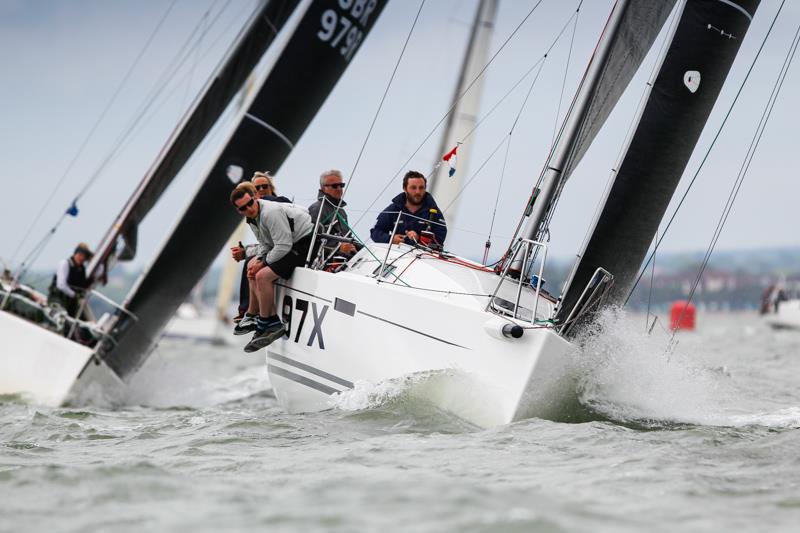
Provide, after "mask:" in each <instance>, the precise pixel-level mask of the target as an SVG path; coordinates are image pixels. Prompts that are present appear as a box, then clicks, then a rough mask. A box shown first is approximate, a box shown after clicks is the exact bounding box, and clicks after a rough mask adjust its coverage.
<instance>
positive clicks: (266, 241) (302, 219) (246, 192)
mask: <svg viewBox="0 0 800 533" xmlns="http://www.w3.org/2000/svg"><path fill="white" fill-rule="evenodd" d="M255 192H256V191H255V187H254V185H253V184H252V183H240V184H239V185H237V186H236V188H235V189H234V190H233V191H232V192H231V196H230V200H231V203H232V204H233V208H234V209H236V211H237V213H239V215H241V216H243V217H245V219H246V221H247V224H248V225H249V226H250V229H252V230H253V233H254V234H255V236H256V239H257V240H258V244H259V246H258V250H257V254H256V256H255V257H253V258H252V259H250V260H249V261H248V263H247V278H248V281H249V286H250V289H249V292H250V301H251V305H250V307H251V308H252V309H255V304H256V303H257V305H258V314H257V316H255V317H254V318H253V319H252V320H248V321H247V322H245V318H243V319H242V320H241V321H240V322H239V324H238V325H237V328H240V329H247V330H248V331H254V332H255V334H254V335H253V338H252V339H251V340H250V342H249V343H248V344H247V346H245V347H244V351H245V352H248V353H249V352H255V351H257V350H259V349H261V348H264V347H265V346H268V345H269V344H271V343H272V342H274V341H275V340H277V339H279V338H280V337H281V336H282V335H283V334H284V331H285V330H284V325H283V323H282V322H281V320H280V318H279V317H278V315H277V313H276V311H275V285H274V284H275V280H277V279H278V278H279V277H280V278H283V279H289V278H290V277H291V275H292V272H294V269H295V268H297V267H298V266H303V265H305V261H306V256H307V255H308V250H309V247H310V246H311V235H312V233H313V228H314V225H313V222H312V221H311V217H310V216H309V215H308V211H307V210H306V209H305V208H304V207H301V206H297V205H294V204H288V203H284V202H271V201H268V200H259V199H257V198H256V194H255ZM246 318H250V317H246Z"/></svg>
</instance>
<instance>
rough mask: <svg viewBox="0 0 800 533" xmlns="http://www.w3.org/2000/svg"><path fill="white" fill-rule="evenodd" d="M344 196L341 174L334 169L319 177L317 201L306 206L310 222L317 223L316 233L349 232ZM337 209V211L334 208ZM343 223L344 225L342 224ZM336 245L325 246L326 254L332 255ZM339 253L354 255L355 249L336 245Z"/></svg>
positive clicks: (338, 233)
mask: <svg viewBox="0 0 800 533" xmlns="http://www.w3.org/2000/svg"><path fill="white" fill-rule="evenodd" d="M343 194H344V181H342V173H341V172H340V171H338V170H336V169H331V170H326V171H325V172H323V173H322V175H320V177H319V193H318V194H317V201H316V202H314V203H313V204H311V205H310V206H308V214H309V215H311V220H312V221H313V222H314V223H318V225H319V227H318V228H317V232H318V233H328V234H330V235H338V236H341V237H344V236H346V235H347V234H348V233H349V232H350V230H349V229H348V228H347V213H346V212H345V210H344V208H345V206H346V205H347V204H346V203H345V202H344V200H342V195H343ZM337 206H338V207H339V209H338V210H337V209H336V207H337ZM342 221H344V223H343V222H342ZM336 246H337V243H333V244H326V245H325V247H324V248H325V251H326V254H330V253H332V252H333V251H334V250H335V249H336ZM338 246H339V251H340V252H341V253H342V254H343V255H345V256H349V255H353V254H354V253H356V247H355V246H354V245H353V244H350V243H341V244H339V245H338Z"/></svg>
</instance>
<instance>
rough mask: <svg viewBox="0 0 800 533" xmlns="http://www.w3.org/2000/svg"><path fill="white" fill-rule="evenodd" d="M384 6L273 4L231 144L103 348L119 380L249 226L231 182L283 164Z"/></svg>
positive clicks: (375, 1) (376, 1)
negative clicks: (266, 40)
mask: <svg viewBox="0 0 800 533" xmlns="http://www.w3.org/2000/svg"><path fill="white" fill-rule="evenodd" d="M345 4H346V7H342V6H343V5H345ZM385 4H386V0H366V1H363V2H343V1H340V2H330V1H325V0H301V1H299V2H288V1H287V2H271V3H270V5H276V6H278V5H279V7H280V8H281V9H279V10H278V11H277V13H273V14H274V15H277V16H276V17H274V18H272V19H269V20H267V21H266V22H267V23H268V25H271V26H274V27H275V28H276V29H277V30H278V33H277V34H274V31H270V39H271V43H270V46H269V48H268V49H267V50H266V54H265V56H264V58H263V60H261V59H260V65H259V71H261V72H263V74H261V75H260V76H259V77H258V79H251V80H250V81H249V82H248V87H247V90H246V91H245V95H244V101H243V103H241V104H240V105H239V106H238V113H237V115H236V117H235V120H234V121H233V126H232V128H231V131H230V132H229V134H228V136H227V138H226V141H225V143H224V145H223V146H222V147H221V149H220V150H219V152H218V154H217V156H216V157H215V159H214V162H213V163H212V164H211V166H210V168H209V169H208V171H207V172H206V173H205V175H204V176H203V177H202V179H201V180H200V182H199V183H198V188H197V190H196V191H195V192H194V194H191V195H189V196H190V197H191V200H190V202H189V204H188V206H187V207H186V209H185V210H184V212H183V213H182V214H181V216H180V217H179V219H178V221H177V223H176V226H175V227H174V228H173V229H172V230H171V231H170V232H169V233H168V234H167V237H166V239H165V241H164V243H163V244H162V247H161V249H160V250H159V252H158V253H157V255H156V256H155V258H154V259H153V260H152V262H151V263H150V265H148V267H147V268H146V269H145V271H144V272H143V273H142V275H141V277H140V278H139V280H138V281H137V283H136V284H135V285H134V287H133V289H132V290H131V292H130V293H129V295H128V297H127V298H126V300H125V303H124V306H125V308H126V310H127V312H128V313H130V314H127V313H119V314H118V315H117V316H116V322H115V324H114V326H113V328H112V329H111V335H112V337H114V338H115V339H116V341H117V342H116V344H115V345H113V346H111V345H109V344H105V345H103V346H102V347H101V349H100V350H99V355H100V356H101V357H102V358H103V359H104V360H105V362H106V363H107V364H108V366H109V367H110V368H111V369H112V370H113V371H114V372H115V373H116V374H117V375H119V376H120V377H122V378H125V377H127V376H128V375H130V374H131V373H132V372H133V371H135V370H136V369H137V368H138V367H139V366H140V365H141V364H142V363H143V362H144V361H145V360H146V358H147V357H148V355H149V353H150V352H151V351H152V349H153V347H154V346H155V343H156V340H157V338H158V336H159V333H160V332H161V330H162V328H163V326H164V324H165V323H166V322H167V321H168V320H169V318H170V317H171V316H172V314H173V313H174V311H175V310H176V309H177V307H178V306H179V305H180V303H181V302H182V301H183V300H184V299H185V297H186V295H187V294H188V293H189V291H191V288H192V286H193V285H194V284H195V283H196V282H197V280H198V279H199V278H200V277H201V276H202V275H203V273H204V272H205V270H206V269H207V268H208V266H209V265H210V264H211V262H212V261H213V260H214V258H215V257H216V255H217V253H218V252H219V250H220V248H222V246H223V245H224V244H225V241H226V240H227V239H228V237H229V236H230V235H231V233H232V232H233V230H234V229H235V228H236V226H237V225H238V224H239V223H240V222H241V217H239V215H238V214H237V213H236V212H235V211H234V210H233V209H232V208H231V206H230V202H229V200H228V197H229V194H230V191H231V189H232V188H233V186H234V185H235V184H236V183H237V182H238V181H239V179H240V178H241V177H245V176H249V175H252V173H253V172H254V171H256V170H263V169H270V170H273V171H275V170H277V169H279V168H280V166H281V164H282V163H283V161H284V160H285V159H286V157H288V155H289V154H290V153H291V151H292V149H293V148H294V146H295V145H296V144H297V142H298V140H299V139H300V137H301V136H302V134H303V132H304V131H305V129H306V128H307V127H308V124H309V123H310V122H311V120H312V119H313V118H314V116H315V115H316V113H317V111H318V110H319V108H320V107H321V106H322V104H323V102H324V101H325V99H326V98H327V96H328V94H329V93H330V91H331V90H332V89H333V87H334V86H335V85H336V82H337V81H338V80H339V78H340V76H341V74H342V73H343V72H344V70H345V68H346V67H347V65H348V64H349V62H350V60H351V59H352V57H353V55H354V54H355V53H356V51H357V49H358V48H359V46H360V44H361V42H362V41H363V39H364V37H366V35H367V34H368V33H369V30H370V29H371V28H372V27H373V25H374V24H375V21H376V19H377V18H378V16H379V15H380V13H381V11H382V10H383V8H384V6H385ZM276 9H277V8H276ZM245 79H246V78H244V77H243V78H242V79H241V82H242V84H243V83H244V81H245ZM240 86H241V85H240ZM130 315H133V316H135V317H136V318H135V319H134V318H132V317H131V316H130Z"/></svg>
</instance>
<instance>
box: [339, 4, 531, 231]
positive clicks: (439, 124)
mask: <svg viewBox="0 0 800 533" xmlns="http://www.w3.org/2000/svg"><path fill="white" fill-rule="evenodd" d="M542 1H543V0H538V1H537V2H536V4H534V6H533V7H532V8H531V10H530V11H529V12H528V14H527V15H525V17H524V18H523V19H522V21H521V22H520V23H519V24H518V25H517V27H516V28H514V30H513V31H512V32H511V34H510V35H509V36H508V37H507V38H506V40H505V41H503V44H501V45H500V48H498V49H497V51H496V52H495V53H494V54H493V55H492V57H491V58H489V61H487V63H486V65H484V66H483V68H482V69H481V71H480V72H478V74H476V75H475V77H474V78H473V79H472V81H471V82H470V83H469V84H468V85H467V87H466V88H465V89H464V90H463V91H462V92H461V94H460V95H459V96H458V98H455V99H454V100H453V103H452V105H451V106H450V108H449V109H448V110H447V112H446V113H445V114H444V115H443V116H442V118H441V119H439V121H438V122H437V123H436V124H435V125H434V126H433V128H432V129H431V131H430V132H429V133H428V134H427V135H426V136H425V138H424V139H423V140H422V142H421V143H420V144H419V146H417V148H416V149H415V150H414V152H413V153H412V154H411V155H410V156H409V157H408V159H407V160H406V161H405V162H404V163H403V164H402V165H401V166H400V168H399V169H398V170H397V172H395V173H394V174H393V175H392V177H391V178H389V180H388V181H387V182H386V185H384V187H383V189H381V190H380V192H379V193H378V194H377V195H376V196H375V199H374V200H372V203H370V204H369V205H368V206H367V210H369V209H371V208H372V206H374V205H375V202H377V201H378V200H379V199H380V197H381V196H382V195H383V193H385V192H386V189H388V188H389V187H390V186H391V184H392V183H393V182H394V180H395V179H396V178H397V176H399V175H400V173H401V172H402V171H403V169H404V168H406V166H407V165H408V163H409V162H411V160H412V159H413V158H414V156H416V155H417V153H418V152H419V151H420V150H421V149H422V147H423V146H425V143H427V142H428V140H429V139H430V138H431V137H432V136H433V134H434V133H435V132H436V130H437V129H438V128H439V126H441V125H442V123H443V122H444V121H445V120H446V119H447V117H448V116H449V115H450V113H452V112H453V110H454V109H455V107H456V106H457V105H458V103H459V102H460V101H461V99H462V98H463V97H464V95H466V94H467V92H469V90H470V89H471V88H472V86H473V85H475V83H476V82H477V81H478V79H479V78H480V77H481V76H483V73H484V72H486V69H488V68H489V66H490V65H491V64H492V63H493V62H494V60H495V59H496V58H497V56H498V55H499V54H500V52H502V51H503V49H505V47H506V45H508V43H509V41H511V39H512V38H513V37H514V36H515V35H516V34H517V32H518V31H519V30H520V28H522V26H523V25H524V24H525V22H527V20H528V19H529V18H530V16H531V15H532V14H533V12H534V11H536V8H538V7H539V5H540V4H541V3H542ZM345 191H346V189H345ZM363 218H364V215H362V216H361V217H360V218H359V219H358V220H356V222H355V224H356V225H357V224H358V223H359V222H361V220H362V219H363Z"/></svg>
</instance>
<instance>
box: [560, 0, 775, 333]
mask: <svg viewBox="0 0 800 533" xmlns="http://www.w3.org/2000/svg"><path fill="white" fill-rule="evenodd" d="M758 4H759V0H735V1H734V0H724V1H721V0H688V2H687V3H686V5H685V7H684V10H683V12H682V13H681V18H680V21H679V23H678V26H677V28H676V30H675V34H674V36H673V39H672V42H671V43H670V47H669V49H668V51H667V54H666V56H665V57H664V60H663V63H662V65H661V68H660V70H659V72H658V75H657V77H656V80H655V82H654V84H653V87H652V89H651V92H650V95H649V98H648V101H647V103H646V105H645V106H644V108H643V111H642V114H641V116H640V117H639V123H638V126H637V129H636V132H635V133H634V135H633V136H632V138H631V141H630V144H629V146H628V150H627V152H626V153H625V156H624V157H623V159H622V163H621V164H620V166H619V169H618V171H617V175H616V177H615V180H614V182H613V184H612V186H611V188H610V189H609V191H608V194H607V196H606V200H605V204H604V206H603V209H602V211H601V213H600V215H599V217H598V219H597V220H596V222H595V226H594V228H593V231H592V232H591V236H590V238H589V240H588V242H587V245H586V248H585V249H584V251H583V253H582V254H581V258H580V260H579V262H578V265H577V267H576V269H575V271H574V273H573V276H572V279H571V280H570V282H569V284H568V286H567V288H566V289H565V292H564V295H563V299H562V304H561V308H560V311H559V314H558V316H557V318H558V319H559V320H565V319H566V317H567V316H568V315H569V313H570V311H571V310H572V308H573V306H574V305H575V303H576V302H577V300H578V299H579V297H580V294H581V292H582V291H583V289H584V287H586V285H587V284H588V283H589V281H590V279H591V277H592V275H593V274H594V272H595V270H596V269H597V268H598V267H602V268H605V269H606V270H608V271H609V272H610V273H611V274H612V275H613V276H614V284H613V286H612V287H611V290H610V293H609V298H608V300H607V301H606V302H607V304H610V305H614V304H619V303H621V302H622V301H623V300H624V299H625V297H626V296H627V294H628V291H629V290H630V288H631V284H632V283H633V281H634V279H635V278H636V274H637V273H638V270H639V267H640V266H641V264H642V261H643V260H644V257H645V255H646V254H647V250H648V248H649V247H650V244H651V243H652V241H653V237H654V235H655V232H656V230H657V229H658V225H659V224H660V223H661V219H662V217H663V216H664V212H665V211H666V209H667V206H668V204H669V202H670V200H671V199H672V195H673V193H674V192H675V188H676V187H677V185H678V182H679V180H680V178H681V175H682V174H683V171H684V169H685V168H686V165H687V163H688V162H689V158H690V157H691V155H692V151H693V150H694V147H695V144H696V143H697V140H698V138H699V137H700V133H701V132H702V130H703V127H704V126H705V123H706V120H707V119H708V116H709V114H710V113H711V109H712V108H713V107H714V103H715V102H716V100H717V96H718V95H719V92H720V90H721V89H722V85H723V83H724V82H725V78H726V77H727V75H728V71H729V70H730V67H731V64H732V63H733V60H734V58H735V57H736V54H737V52H738V50H739V47H740V46H741V44H742V40H743V39H744V37H745V34H746V33H747V29H748V28H749V26H750V22H751V20H752V17H753V15H754V14H755V11H756V8H757V7H758ZM698 74H699V76H698ZM698 82H699V84H698Z"/></svg>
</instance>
